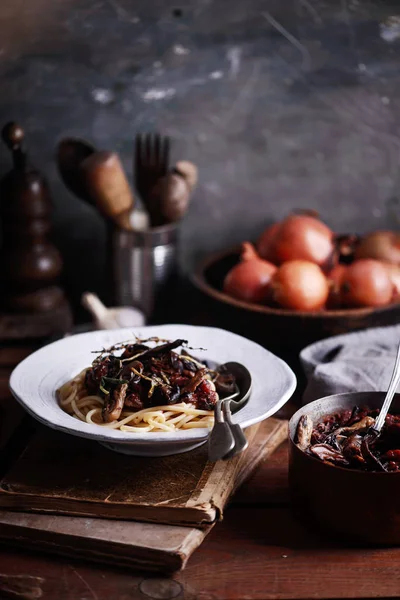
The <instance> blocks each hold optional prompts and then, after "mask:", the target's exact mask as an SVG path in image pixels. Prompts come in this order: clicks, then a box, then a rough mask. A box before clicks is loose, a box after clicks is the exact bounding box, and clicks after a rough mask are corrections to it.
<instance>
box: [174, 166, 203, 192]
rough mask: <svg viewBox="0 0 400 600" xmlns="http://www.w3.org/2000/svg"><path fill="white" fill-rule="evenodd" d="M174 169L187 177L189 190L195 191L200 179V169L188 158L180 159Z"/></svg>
mask: <svg viewBox="0 0 400 600" xmlns="http://www.w3.org/2000/svg"><path fill="white" fill-rule="evenodd" d="M173 170H174V172H175V173H178V175H180V176H181V177H183V178H184V179H185V181H186V183H187V184H188V186H189V191H190V192H193V190H194V188H195V187H196V185H197V181H198V169H197V167H196V165H195V164H193V163H192V162H190V161H188V160H179V161H178V162H177V163H176V165H175V167H174V169H173Z"/></svg>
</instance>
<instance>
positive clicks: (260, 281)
mask: <svg viewBox="0 0 400 600" xmlns="http://www.w3.org/2000/svg"><path fill="white" fill-rule="evenodd" d="M275 271H276V266H275V265H273V264H271V263H269V262H267V261H266V260H263V259H262V258H260V257H259V256H258V254H257V252H256V251H255V249H254V246H253V245H252V244H250V243H249V242H244V243H243V244H242V255H241V262H239V264H237V265H235V266H234V267H233V268H232V269H231V270H230V271H229V273H228V274H227V275H226V277H225V280H224V284H223V289H224V292H226V293H227V294H229V295H230V296H233V297H234V298H239V299H240V300H246V301H247V302H263V301H264V300H265V299H266V296H267V291H268V286H269V284H270V281H271V278H272V276H273V274H274V273H275Z"/></svg>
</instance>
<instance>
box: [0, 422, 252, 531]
mask: <svg viewBox="0 0 400 600" xmlns="http://www.w3.org/2000/svg"><path fill="white" fill-rule="evenodd" d="M256 431H257V428H254V427H253V428H249V429H248V430H247V432H246V435H247V436H248V439H249V443H250V444H251V442H252V439H253V438H254V435H255V433H256ZM243 460H244V456H243V455H240V454H239V455H238V456H236V457H235V458H233V459H232V460H228V461H219V462H217V463H209V462H208V461H207V445H203V446H201V447H200V448H197V449H196V450H193V451H192V452H186V453H184V454H176V455H173V456H167V457H161V458H144V457H134V456H125V455H122V454H118V453H115V452H111V451H109V450H107V449H105V448H103V447H102V446H100V445H99V444H96V443H93V442H92V441H90V440H85V439H82V438H75V437H71V436H68V435H65V434H60V433H59V432H55V431H52V430H50V429H45V428H40V430H38V432H37V433H36V434H35V435H34V436H33V438H32V439H31V441H30V442H29V443H28V445H27V447H26V449H25V450H24V452H23V453H22V454H21V456H20V457H19V458H18V460H17V461H16V462H15V463H14V464H13V465H12V466H11V467H10V469H9V470H8V471H7V473H6V474H5V476H4V477H3V479H2V480H1V482H0V507H3V508H12V509H17V510H25V511H26V510H29V511H30V512H31V511H33V512H35V511H39V512H51V513H54V514H65V515H75V516H76V515H79V516H86V517H105V518H116V519H132V520H137V521H148V522H153V523H165V524H170V525H171V524H173V525H186V526H196V527H206V526H208V525H210V524H211V523H214V521H215V520H217V519H218V518H219V517H220V515H221V514H222V511H223V507H224V505H225V502H226V500H227V498H228V497H229V495H230V493H231V491H232V489H233V487H234V485H235V479H236V477H237V474H238V470H239V468H240V466H241V464H242V461H243Z"/></svg>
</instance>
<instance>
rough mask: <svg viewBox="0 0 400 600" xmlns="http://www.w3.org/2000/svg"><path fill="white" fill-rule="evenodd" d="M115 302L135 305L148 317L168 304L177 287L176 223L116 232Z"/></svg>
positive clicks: (114, 264)
mask: <svg viewBox="0 0 400 600" xmlns="http://www.w3.org/2000/svg"><path fill="white" fill-rule="evenodd" d="M112 242H113V251H112V258H113V268H112V271H113V274H114V281H115V284H114V285H115V304H117V305H121V306H135V307H137V308H139V309H140V310H142V311H143V312H144V314H145V315H146V317H147V318H148V319H149V318H152V317H154V316H155V314H157V313H159V315H160V319H159V320H161V321H162V320H165V318H166V317H165V311H166V307H168V305H169V304H170V303H171V302H172V301H173V300H172V298H173V294H174V292H175V290H176V275H177V253H178V226H177V224H176V223H172V224H171V225H166V226H164V227H157V228H154V229H148V230H144V231H123V230H115V231H114V232H113V240H112Z"/></svg>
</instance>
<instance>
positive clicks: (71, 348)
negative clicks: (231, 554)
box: [10, 325, 296, 456]
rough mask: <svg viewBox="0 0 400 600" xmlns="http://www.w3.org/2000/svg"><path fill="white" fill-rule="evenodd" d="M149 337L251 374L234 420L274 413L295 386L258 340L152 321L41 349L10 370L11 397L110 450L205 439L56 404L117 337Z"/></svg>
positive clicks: (145, 450) (174, 447)
mask: <svg viewBox="0 0 400 600" xmlns="http://www.w3.org/2000/svg"><path fill="white" fill-rule="evenodd" d="M135 335H137V336H139V337H141V338H142V339H143V338H148V337H151V336H158V337H160V338H164V339H170V340H174V339H177V338H181V339H185V340H188V342H189V345H190V346H191V347H193V348H205V349H206V350H203V351H202V350H195V351H193V353H194V354H195V355H196V356H197V357H199V358H200V359H202V358H204V359H205V360H206V359H207V358H208V359H210V360H213V361H215V362H217V363H219V364H221V363H225V362H228V361H237V362H240V363H242V364H244V365H245V366H246V367H247V368H248V369H249V371H250V372H251V375H252V380H253V387H252V393H251V397H250V400H249V401H248V403H247V404H246V405H245V406H244V407H243V408H242V409H241V410H240V411H238V412H237V413H236V414H235V415H234V417H233V420H234V422H235V423H240V425H241V426H242V427H248V426H249V425H253V424H254V423H258V422H259V421H262V420H263V419H266V418H267V417H269V416H271V415H273V414H274V413H276V412H277V411H278V410H279V409H280V408H281V407H282V406H283V405H284V404H285V402H287V401H288V400H289V398H290V397H291V395H292V394H293V392H294V390H295V387H296V378H295V375H294V373H293V372H292V371H291V369H290V368H289V367H288V366H287V365H286V363H284V362H283V361H282V360H281V359H280V358H278V357H276V356H274V355H273V354H271V352H269V351H268V350H265V349H264V348H262V347H261V346H259V345H258V344H255V343H254V342H251V341H250V340H247V339H246V338H243V337H241V336H239V335H236V334H234V333H230V332H229V331H224V330H222V329H214V328H211V327H194V326H191V325H157V326H152V327H141V328H139V329H138V330H135V331H132V330H131V329H116V330H109V331H93V332H90V333H81V334H79V335H74V336H71V337H67V338H64V339H62V340H59V341H57V342H54V343H53V344H49V345H48V346H45V347H44V348H41V349H40V350H38V351H37V352H35V353H34V354H31V355H30V356H29V357H28V358H26V359H25V360H23V361H22V362H21V363H20V364H19V365H18V366H17V367H16V368H15V369H14V371H13V373H12V374H11V379H10V389H11V392H12V393H13V395H14V396H15V398H16V399H17V400H18V402H20V404H22V406H23V407H24V408H25V409H26V410H27V411H28V412H29V413H30V414H31V415H32V416H33V417H35V419H37V420H38V421H40V422H41V423H44V424H45V425H48V426H49V427H51V428H53V429H58V430H60V431H63V432H65V433H70V434H72V435H77V436H80V437H84V438H90V439H93V440H96V441H97V442H100V443H102V444H104V445H106V446H107V447H109V448H111V449H112V450H116V451H118V452H123V453H126V454H133V455H138V456H167V455H169V454H177V453H179V452H186V451H188V450H191V449H192V448H195V447H196V446H199V445H200V444H202V443H204V442H205V441H206V439H207V436H208V430H207V429H201V428H199V429H187V430H182V431H177V432H173V433H169V432H162V433H152V432H144V433H140V434H139V433H130V432H123V431H116V430H111V429H106V428H102V427H101V426H99V425H90V424H88V423H84V422H83V421H82V422H81V421H78V420H77V419H74V418H73V417H72V416H70V415H68V414H67V413H66V412H65V411H63V410H62V409H61V407H60V406H59V404H58V401H57V397H56V390H57V389H58V388H59V387H60V386H61V385H62V384H63V383H65V382H66V381H68V380H69V379H71V378H72V377H73V376H75V375H76V374H77V373H79V372H80V371H81V370H82V369H84V368H85V367H88V366H89V365H90V364H91V363H92V361H93V359H94V358H95V356H96V355H95V354H93V351H96V350H99V351H100V350H102V349H103V348H107V347H110V346H112V345H113V344H115V343H117V342H123V341H127V340H132V339H134V336H135Z"/></svg>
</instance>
